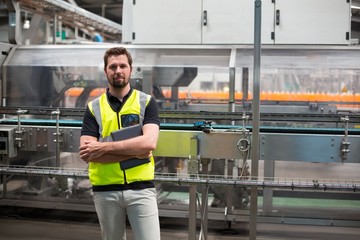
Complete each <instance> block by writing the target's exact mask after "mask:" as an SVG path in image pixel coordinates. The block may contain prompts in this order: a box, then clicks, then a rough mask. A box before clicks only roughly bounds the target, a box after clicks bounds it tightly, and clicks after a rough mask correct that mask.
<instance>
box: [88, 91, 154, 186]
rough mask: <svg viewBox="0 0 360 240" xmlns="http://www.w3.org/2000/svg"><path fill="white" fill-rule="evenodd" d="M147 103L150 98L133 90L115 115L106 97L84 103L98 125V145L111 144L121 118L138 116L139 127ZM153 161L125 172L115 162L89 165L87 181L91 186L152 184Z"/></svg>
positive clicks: (91, 163) (102, 96)
mask: <svg viewBox="0 0 360 240" xmlns="http://www.w3.org/2000/svg"><path fill="white" fill-rule="evenodd" d="M149 101H150V95H147V94H145V93H143V92H140V91H137V90H136V89H134V90H133V91H132V93H131V95H130V96H129V98H128V99H127V100H126V101H125V103H124V105H123V106H122V108H121V110H120V112H119V113H116V112H115V111H114V110H113V109H112V108H111V107H110V104H109V103H108V100H107V96H106V93H104V94H102V95H101V96H100V97H98V98H97V99H94V100H93V101H91V102H89V103H88V106H89V109H90V111H91V112H92V113H93V114H94V116H95V118H96V121H97V122H98V124H99V133H100V137H99V141H103V142H104V141H112V139H111V136H110V134H111V132H113V131H116V130H118V129H119V126H120V128H121V125H122V124H121V115H126V114H138V115H139V116H140V118H139V121H140V124H142V122H143V119H144V114H145V107H146V105H147V104H148V103H149ZM154 172H155V166H154V158H153V157H151V158H150V162H149V163H147V164H142V165H139V166H136V167H133V168H130V169H127V170H122V169H121V167H120V164H119V162H116V163H94V162H90V164H89V178H90V182H91V184H92V185H93V186H107V185H124V184H130V183H134V182H141V181H151V180H154Z"/></svg>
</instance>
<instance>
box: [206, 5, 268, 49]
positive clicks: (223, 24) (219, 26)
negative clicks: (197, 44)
mask: <svg viewBox="0 0 360 240" xmlns="http://www.w3.org/2000/svg"><path fill="white" fill-rule="evenodd" d="M254 4H255V2H254V1H253V0H226V1H223V2H221V4H219V1H218V0H203V19H205V20H206V24H204V22H203V28H202V29H203V31H202V36H203V38H202V43H203V44H222V43H223V44H253V43H254V11H255V10H254V8H255V6H254ZM205 15H206V16H205ZM273 28H274V4H273V3H272V1H271V0H266V1H262V26H261V32H262V39H261V41H262V43H264V44H272V43H273V42H274V41H273V40H272V39H271V32H272V31H273Z"/></svg>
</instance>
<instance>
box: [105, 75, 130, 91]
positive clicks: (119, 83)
mask: <svg viewBox="0 0 360 240" xmlns="http://www.w3.org/2000/svg"><path fill="white" fill-rule="evenodd" d="M107 79H108V82H109V84H110V85H111V86H112V87H113V88H115V89H122V88H124V87H125V86H126V85H128V83H129V79H127V78H125V77H124V78H122V77H121V78H120V77H119V76H113V77H112V78H110V77H109V76H108V77H107Z"/></svg>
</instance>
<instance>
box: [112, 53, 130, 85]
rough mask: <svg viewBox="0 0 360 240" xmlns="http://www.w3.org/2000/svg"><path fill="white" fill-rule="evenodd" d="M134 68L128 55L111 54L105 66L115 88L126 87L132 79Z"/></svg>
mask: <svg viewBox="0 0 360 240" xmlns="http://www.w3.org/2000/svg"><path fill="white" fill-rule="evenodd" d="M131 71H132V68H131V67H130V65H129V62H128V59H127V57H126V55H118V56H110V57H109V58H108V65H107V67H106V68H105V75H106V77H107V79H108V82H109V84H110V85H111V86H112V87H113V88H115V89H122V88H124V87H125V86H126V85H127V84H128V83H129V80H130V76H131Z"/></svg>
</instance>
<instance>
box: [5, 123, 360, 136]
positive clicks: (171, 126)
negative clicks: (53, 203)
mask: <svg viewBox="0 0 360 240" xmlns="http://www.w3.org/2000/svg"><path fill="white" fill-rule="evenodd" d="M20 122H21V125H24V126H31V125H35V126H55V125H56V120H51V119H22V120H21V121H20ZM0 124H4V125H17V124H18V121H17V119H2V120H0ZM81 125H82V121H80V120H59V126H61V127H76V128H80V127H81ZM211 128H212V129H214V130H228V131H229V132H231V131H240V130H241V128H242V126H240V125H217V124H215V125H211ZM160 129H163V130H179V131H181V130H187V131H196V130H203V129H205V128H203V127H196V126H194V124H190V123H189V124H184V123H182V124H180V123H161V124H160ZM246 129H248V130H249V131H250V132H251V130H252V126H246ZM260 132H273V133H274V132H276V133H302V134H340V135H343V134H344V132H345V129H344V128H309V127H273V126H261V127H260ZM348 134H349V135H360V129H357V128H352V129H348Z"/></svg>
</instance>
